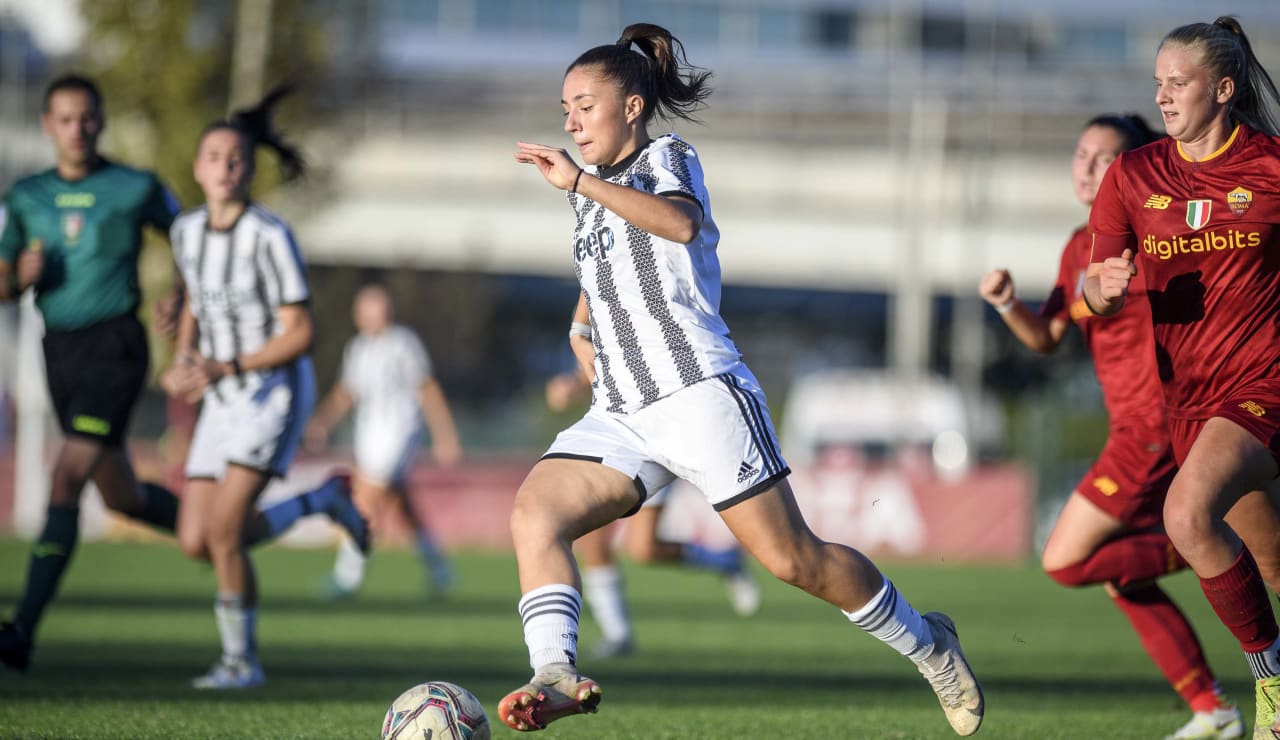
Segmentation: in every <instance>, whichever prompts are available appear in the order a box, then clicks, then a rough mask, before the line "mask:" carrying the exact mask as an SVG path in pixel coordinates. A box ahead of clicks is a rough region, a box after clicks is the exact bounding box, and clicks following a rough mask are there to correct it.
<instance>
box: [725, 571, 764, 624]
mask: <svg viewBox="0 0 1280 740" xmlns="http://www.w3.org/2000/svg"><path fill="white" fill-rule="evenodd" d="M724 587H725V590H726V591H728V592H729V603H730V604H731V605H733V611H734V613H735V614H737V615H738V616H739V617H750V616H752V615H754V614H755V613H756V612H758V611H760V584H759V583H757V582H756V579H755V578H753V577H752V576H751V574H750V573H748V572H747V571H745V570H740V571H738V572H737V573H728V574H726V575H725V577H724Z"/></svg>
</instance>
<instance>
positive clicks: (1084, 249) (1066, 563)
mask: <svg viewBox="0 0 1280 740" xmlns="http://www.w3.org/2000/svg"><path fill="white" fill-rule="evenodd" d="M1153 139H1154V136H1153V135H1152V133H1151V130H1150V128H1148V126H1147V123H1146V121H1144V120H1143V119H1142V118H1140V117H1138V116H1133V115H1130V116H1119V115H1102V116H1098V117H1096V118H1094V119H1093V120H1091V121H1089V123H1088V124H1087V125H1085V127H1084V131H1082V132H1081V134H1080V138H1079V141H1078V142H1077V143H1076V149H1075V156H1074V158H1073V159H1072V161H1071V179H1072V183H1073V185H1074V186H1075V194H1076V198H1077V199H1079V201H1080V202H1081V203H1082V204H1083V205H1084V206H1085V207H1086V208H1087V207H1089V206H1091V205H1093V201H1094V198H1095V197H1096V196H1097V194H1098V186H1099V184H1101V182H1102V176H1103V173H1105V172H1106V170H1107V167H1108V166H1110V164H1111V163H1112V162H1113V161H1114V160H1115V158H1116V157H1117V156H1119V155H1120V153H1121V152H1123V151H1127V150H1129V149H1133V148H1135V147H1138V146H1142V145H1144V144H1147V143H1150V142H1151V141H1152V140H1153ZM1091 246H1092V240H1091V239H1090V236H1089V230H1088V229H1087V228H1086V227H1083V226H1082V227H1080V228H1079V229H1077V230H1076V231H1075V232H1074V233H1073V234H1072V235H1071V238H1070V239H1069V240H1068V241H1067V245H1066V247H1065V248H1064V249H1063V251H1062V256H1061V258H1060V262H1059V268H1058V280H1057V282H1056V283H1055V285H1054V287H1053V292H1052V293H1050V295H1049V299H1048V300H1047V301H1045V303H1044V305H1043V306H1042V307H1041V309H1040V312H1039V313H1035V312H1033V311H1032V310H1031V309H1030V308H1028V307H1027V306H1026V305H1024V304H1023V303H1022V302H1021V301H1020V300H1018V298H1017V295H1016V294H1015V292H1014V285H1013V278H1012V277H1011V276H1010V275H1009V272H1008V271H1007V270H992V271H991V272H989V273H987V275H986V276H985V277H984V278H983V279H982V283H981V285H980V286H979V289H978V290H979V293H981V295H982V297H983V298H984V299H986V301H987V302H988V303H990V304H991V305H992V306H994V307H995V309H996V311H997V312H998V313H999V314H1000V316H1001V317H1002V318H1003V319H1004V322H1005V324H1006V325H1008V327H1009V329H1010V330H1011V331H1012V332H1013V334H1014V336H1016V337H1017V338H1018V340H1019V341H1021V342H1022V343H1023V344H1025V345H1026V346H1027V347H1029V348H1031V349H1033V350H1035V351H1037V352H1041V353H1044V354H1048V353H1051V352H1053V351H1054V350H1056V349H1057V348H1058V345H1059V344H1060V343H1061V342H1062V338H1063V337H1064V336H1065V335H1066V333H1067V329H1068V328H1069V326H1070V325H1071V323H1072V322H1074V323H1076V325H1077V326H1079V327H1080V332H1081V333H1082V334H1083V335H1084V341H1085V346H1086V347H1088V349H1089V352H1090V354H1091V355H1093V357H1094V368H1095V371H1096V373H1097V376H1098V382H1099V383H1100V384H1101V386H1102V394H1103V400H1104V402H1105V404H1106V407H1107V411H1108V413H1109V414H1110V417H1111V429H1110V433H1109V435H1108V438H1107V443H1106V445H1105V446H1104V447H1103V449H1102V454H1101V455H1100V456H1099V457H1098V460H1097V462H1095V463H1094V465H1093V467H1092V468H1091V469H1090V470H1089V471H1088V472H1087V473H1086V474H1085V476H1084V478H1083V479H1082V480H1081V481H1080V483H1079V484H1078V485H1077V486H1076V489H1075V491H1074V492H1072V494H1071V496H1070V497H1069V498H1068V499H1067V504H1066V506H1064V507H1063V509H1062V513H1061V514H1060V515H1059V516H1058V521H1057V523H1056V524H1055V525H1054V528H1053V532H1052V533H1051V534H1050V535H1049V541H1048V542H1047V543H1046V544H1045V549H1044V555H1043V564H1044V569H1045V572H1046V573H1048V574H1049V576H1050V577H1051V578H1053V579H1054V580H1055V581H1057V582H1059V583H1061V584H1062V585H1064V586H1085V585H1091V584H1096V583H1103V584H1105V588H1106V591H1107V594H1108V595H1109V596H1111V599H1112V601H1113V602H1114V603H1115V605H1116V606H1117V607H1119V608H1120V611H1122V612H1124V615H1125V616H1126V617H1127V618H1128V619H1129V622H1130V624H1132V625H1133V628H1134V630H1135V631H1136V632H1137V633H1138V636H1139V638H1141V640H1142V645H1143V647H1144V648H1145V649H1146V651H1147V654H1148V655H1150V656H1151V659H1152V661H1154V662H1155V664H1156V665H1157V666H1158V667H1159V668H1160V671H1161V672H1162V673H1163V674H1164V676H1165V679H1167V680H1168V681H1169V683H1170V685H1172V686H1173V687H1174V690H1176V691H1177V692H1178V693H1179V694H1180V695H1181V696H1182V698H1183V699H1184V700H1185V701H1186V702H1187V704H1188V705H1189V706H1190V707H1191V711H1192V712H1193V715H1192V718H1191V720H1190V721H1189V722H1188V723H1187V724H1186V725H1185V726H1183V727H1182V728H1180V729H1179V730H1178V731H1177V732H1176V733H1174V734H1173V735H1172V737H1173V738H1177V739H1178V740H1183V739H1184V738H1218V737H1239V736H1240V735H1242V734H1243V733H1244V723H1243V720H1242V718H1241V716H1240V710H1239V709H1237V708H1236V707H1235V706H1233V705H1231V704H1230V703H1228V702H1227V701H1226V700H1225V699H1224V698H1223V696H1222V692H1221V690H1220V688H1219V687H1218V683H1217V681H1216V680H1215V679H1214V677H1213V673H1212V672H1211V671H1210V669H1209V665H1208V663H1207V662H1206V661H1205V658H1204V653H1203V651H1202V650H1201V648H1200V642H1199V640H1198V639H1197V638H1196V635H1195V631H1194V630H1192V628H1191V624H1190V623H1189V622H1188V621H1187V618H1186V617H1185V616H1184V615H1183V614H1182V611H1181V610H1179V609H1178V607H1177V606H1176V605H1175V604H1174V603H1173V601H1172V600H1171V599H1170V598H1169V596H1168V595H1167V594H1166V593H1165V592H1164V590H1162V589H1161V588H1160V587H1159V586H1158V585H1156V583H1155V579H1156V578H1158V577H1159V576H1162V575H1164V574H1166V573H1169V572H1171V571H1172V570H1175V569H1181V568H1183V567H1185V566H1186V563H1185V561H1182V560H1181V558H1179V557H1177V552H1176V551H1175V550H1174V549H1173V546H1172V545H1171V544H1170V542H1169V537H1168V535H1166V534H1165V533H1164V532H1163V531H1161V529H1160V524H1161V512H1162V510H1163V508H1164V498H1165V491H1166V490H1167V489H1168V487H1169V482H1170V481H1171V480H1173V475H1174V473H1176V472H1177V466H1176V465H1175V464H1174V462H1173V450H1172V447H1171V446H1170V442H1169V432H1168V428H1167V427H1166V425H1165V415H1164V399H1163V397H1162V396H1161V393H1160V383H1159V378H1158V374H1157V372H1156V354H1155V342H1154V340H1153V339H1152V336H1151V309H1150V307H1149V306H1148V305H1147V296H1146V293H1145V292H1144V291H1140V290H1135V291H1133V292H1131V293H1130V296H1129V310H1127V311H1125V312H1124V313H1123V314H1120V315H1118V316H1115V317H1113V318H1106V319H1104V318H1099V317H1096V316H1094V315H1093V314H1092V313H1091V312H1090V311H1089V310H1088V308H1086V307H1085V305H1084V303H1083V302H1082V299H1081V295H1080V291H1081V288H1082V287H1083V286H1082V281H1081V279H1080V278H1081V277H1082V276H1083V275H1084V274H1085V272H1086V271H1087V269H1088V266H1089V251H1090V248H1091ZM1139 348H1146V349H1145V350H1141V351H1139Z"/></svg>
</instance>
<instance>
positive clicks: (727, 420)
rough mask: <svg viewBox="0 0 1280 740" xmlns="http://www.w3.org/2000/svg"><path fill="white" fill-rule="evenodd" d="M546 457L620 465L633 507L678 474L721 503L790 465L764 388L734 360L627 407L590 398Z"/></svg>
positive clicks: (745, 494)
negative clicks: (634, 495)
mask: <svg viewBox="0 0 1280 740" xmlns="http://www.w3.org/2000/svg"><path fill="white" fill-rule="evenodd" d="M548 458H553V459H554V458H563V459H571V460H589V461H592V462H598V463H601V464H603V465H607V466H609V467H611V468H613V469H614V470H617V471H619V472H621V473H622V474H623V475H625V476H627V477H628V478H631V479H633V480H634V481H635V482H636V488H637V490H639V492H640V496H641V502H640V503H639V504H637V506H636V508H637V509H639V508H640V505H642V504H643V500H644V499H645V498H647V497H648V495H649V494H650V493H656V492H657V491H658V490H659V489H661V488H663V487H664V486H666V485H667V484H668V483H670V482H671V481H673V480H674V479H676V478H682V479H684V480H686V481H688V482H689V483H692V484H693V486H694V487H695V488H697V489H698V490H699V491H702V495H703V496H704V497H705V498H706V499H707V501H708V502H710V503H711V505H712V506H714V507H715V509H716V511H724V510H725V509H727V508H729V507H730V506H733V505H734V504H737V503H740V502H742V501H745V500H746V499H748V498H751V497H752V496H754V495H756V494H758V493H763V492H764V491H767V490H768V489H770V488H772V487H773V486H774V485H775V484H777V483H778V481H780V480H782V479H783V478H785V477H787V475H789V474H790V473H791V470H790V469H789V468H788V467H787V463H786V461H785V460H783V459H782V453H781V452H779V450H778V440H777V435H776V434H775V433H774V431H773V422H772V421H770V419H769V409H768V408H767V407H766V405H765V398H764V391H762V390H760V384H759V383H757V382H756V379H755V376H753V375H752V374H751V371H750V370H748V369H747V368H746V367H745V366H742V365H739V366H738V367H737V368H735V370H734V371H733V372H732V373H725V374H723V375H717V376H716V377H714V378H708V379H707V380H704V381H701V382H699V383H695V384H693V385H691V386H689V387H687V388H682V389H681V390H678V391H676V392H675V393H672V394H671V395H669V396H666V397H664V398H660V399H658V400H657V401H654V402H653V403H651V404H649V405H648V406H645V407H644V408H642V409H640V410H638V411H635V412H632V413H630V414H611V413H609V412H607V411H604V410H603V409H601V408H600V406H599V405H598V404H597V405H594V406H592V407H591V409H590V410H588V411H587V415H586V416H584V417H582V419H581V420H579V421H578V422H577V423H576V424H574V425H573V426H571V427H569V428H568V429H566V430H564V431H563V432H561V433H560V434H559V435H558V436H557V437H556V440H555V442H552V443H551V447H550V449H548V450H547V452H546V454H545V455H543V459H548ZM633 513H634V512H633Z"/></svg>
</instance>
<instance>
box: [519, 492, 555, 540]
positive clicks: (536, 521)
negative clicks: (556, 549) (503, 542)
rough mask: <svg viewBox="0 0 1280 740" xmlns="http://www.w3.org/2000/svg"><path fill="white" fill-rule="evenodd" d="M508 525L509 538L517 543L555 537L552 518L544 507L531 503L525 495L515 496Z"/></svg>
mask: <svg viewBox="0 0 1280 740" xmlns="http://www.w3.org/2000/svg"><path fill="white" fill-rule="evenodd" d="M510 526H511V538H512V540H513V541H515V542H517V543H524V542H533V541H542V540H547V539H554V538H555V529H556V528H555V524H554V518H553V517H552V516H551V515H550V513H549V512H548V511H547V510H546V507H542V506H537V505H534V504H532V503H531V502H530V500H529V497H527V496H520V495H517V496H516V500H515V505H514V506H512V507H511V522H510Z"/></svg>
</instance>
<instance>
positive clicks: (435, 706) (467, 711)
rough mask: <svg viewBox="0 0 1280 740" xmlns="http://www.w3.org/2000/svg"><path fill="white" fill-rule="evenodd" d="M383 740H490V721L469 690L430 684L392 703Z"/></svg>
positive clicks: (441, 683)
mask: <svg viewBox="0 0 1280 740" xmlns="http://www.w3.org/2000/svg"><path fill="white" fill-rule="evenodd" d="M382 740H489V718H488V717H487V716H485V713H484V707H482V706H480V700H479V699H477V698H475V696H473V695H472V693H471V692H470V691H467V690H466V689H464V688H462V687H461V686H458V685H457V684H452V683H445V682H444V681H428V682H427V683H422V684H418V685H417V686H414V687H413V688H411V689H409V690H408V691H406V692H404V693H403V694H401V695H400V696H398V697H396V700H395V701H393V702H391V708H390V709H388V710H387V717H386V719H384V720H382Z"/></svg>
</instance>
